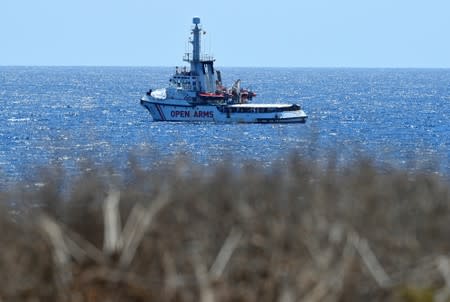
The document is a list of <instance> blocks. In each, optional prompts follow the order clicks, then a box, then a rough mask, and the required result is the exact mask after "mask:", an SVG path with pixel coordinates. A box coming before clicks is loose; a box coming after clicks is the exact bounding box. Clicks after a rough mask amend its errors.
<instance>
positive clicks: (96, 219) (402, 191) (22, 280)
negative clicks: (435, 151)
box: [0, 156, 450, 302]
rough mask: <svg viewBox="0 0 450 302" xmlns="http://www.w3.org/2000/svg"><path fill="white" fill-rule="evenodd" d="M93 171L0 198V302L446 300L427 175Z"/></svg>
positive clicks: (297, 164)
mask: <svg viewBox="0 0 450 302" xmlns="http://www.w3.org/2000/svg"><path fill="white" fill-rule="evenodd" d="M104 172H105V171H102V172H100V171H90V172H86V173H83V174H82V175H80V176H79V177H76V178H74V179H69V180H68V179H67V177H66V176H65V175H64V173H63V172H61V171H58V170H57V169H54V170H50V172H47V173H43V174H41V178H42V179H41V181H42V182H43V183H45V185H43V186H41V187H38V188H33V187H31V188H30V186H25V185H20V186H17V188H15V189H11V190H9V191H8V192H2V193H1V195H0V200H1V204H3V205H5V206H4V207H3V208H4V209H3V210H2V211H1V213H0V227H1V230H2V236H1V237H0V246H1V249H0V280H1V285H0V301H1V302H4V301H5V302H6V301H89V302H94V301H201V302H212V301H280V302H291V301H308V302H309V301H449V297H450V295H449V294H450V258H449V256H450V241H449V238H450V227H449V225H448V223H449V221H450V209H449V206H450V194H449V193H450V191H449V188H450V187H449V184H448V183H447V182H446V181H445V180H444V179H442V178H440V177H438V176H436V175H433V174H427V173H420V172H415V173H407V172H405V171H400V170H396V169H380V168H376V167H374V165H372V164H371V163H370V161H358V162H356V163H353V164H349V165H348V167H344V168H339V169H337V168H335V167H334V166H333V164H332V163H330V165H329V167H328V168H326V169H324V168H323V167H318V166H317V165H315V164H314V163H311V162H305V161H302V160H301V159H300V158H298V157H295V156H293V157H292V158H291V159H290V161H289V162H288V163H286V164H284V165H281V164H280V165H274V166H273V167H272V168H271V169H260V168H258V166H257V165H251V164H247V165H244V166H243V167H242V168H239V169H236V168H235V167H234V168H230V167H229V166H228V165H227V164H226V163H224V164H217V165H216V166H214V167H209V168H205V167H201V166H198V165H195V164H191V163H189V162H188V161H178V162H176V163H174V164H173V165H171V166H170V167H169V168H166V169H164V170H162V169H161V170H158V171H151V172H148V171H145V170H142V169H140V168H139V167H138V166H134V167H133V168H130V171H128V172H127V173H124V175H125V176H122V177H120V178H119V177H117V176H115V177H112V176H108V175H112V174H111V173H104ZM11 204H14V206H7V205H11Z"/></svg>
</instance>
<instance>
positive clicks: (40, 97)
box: [0, 67, 450, 182]
mask: <svg viewBox="0 0 450 302" xmlns="http://www.w3.org/2000/svg"><path fill="white" fill-rule="evenodd" d="M172 72H173V69H172V68H165V67H0V104H1V107H0V121H1V127H0V177H1V178H2V179H4V180H5V182H10V181H16V180H20V179H23V178H24V177H26V176H27V175H28V174H30V173H32V171H33V169H35V168H36V167H40V166H46V165H48V164H49V163H59V164H62V165H63V166H64V167H66V168H67V169H69V170H70V169H76V167H78V166H79V165H80V164H81V163H82V162H84V161H85V159H86V158H89V159H90V160H92V161H93V162H94V164H96V165H99V166H102V165H112V166H114V167H117V168H119V169H120V168H123V167H125V166H126V165H127V162H128V159H129V156H130V154H131V153H133V154H135V156H136V157H137V158H138V159H139V160H141V162H142V163H143V164H144V165H149V166H150V165H154V164H162V165H163V164H164V163H165V161H167V160H170V159H171V158H173V156H174V155H176V154H179V153H182V154H188V155H189V156H191V157H192V158H193V159H194V160H195V161H197V162H199V163H201V164H205V165H207V164H209V163H210V162H211V161H220V160H222V159H223V158H224V156H232V157H233V158H235V159H237V160H242V159H250V160H256V161H258V162H259V163H260V164H262V165H270V164H271V163H273V162H275V161H283V160H286V158H288V156H289V153H290V152H292V151H297V152H299V153H300V154H305V155H308V156H310V157H312V158H316V159H317V160H326V157H327V156H328V155H329V152H330V151H335V152H336V154H337V156H338V160H339V161H341V162H348V161H351V160H353V159H354V157H355V156H356V155H357V154H359V155H363V156H369V157H371V158H374V159H375V160H376V161H377V162H380V163H388V164H391V165H394V166H399V167H410V165H411V162H414V163H415V164H414V165H415V166H419V167H426V166H432V169H436V170H438V172H440V173H444V174H447V175H448V174H449V171H450V135H449V132H450V70H449V69H314V68H313V69H306V68H222V74H223V80H224V82H225V84H227V85H231V84H232V82H233V81H234V80H236V79H238V78H239V79H241V80H242V83H243V86H244V87H249V88H251V89H252V90H254V91H256V93H257V94H258V96H257V98H256V99H255V100H254V101H255V102H263V103H264V102H275V103H278V102H287V103H298V104H300V105H302V107H303V108H304V110H305V111H306V113H307V114H308V115H309V119H308V122H307V123H306V124H288V125H278V124H274V125H260V124H210V123H208V124H205V123H170V122H153V121H152V119H151V117H150V115H149V113H148V112H147V111H145V110H144V108H143V107H141V106H140V105H139V99H140V97H141V95H142V94H144V93H145V91H147V90H148V89H149V88H159V87H165V86H166V84H167V83H168V80H169V77H170V76H171V74H172Z"/></svg>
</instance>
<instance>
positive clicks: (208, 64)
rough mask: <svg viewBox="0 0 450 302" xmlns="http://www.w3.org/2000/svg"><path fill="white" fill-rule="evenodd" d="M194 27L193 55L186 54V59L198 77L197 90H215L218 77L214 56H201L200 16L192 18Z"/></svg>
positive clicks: (192, 71)
mask: <svg viewBox="0 0 450 302" xmlns="http://www.w3.org/2000/svg"><path fill="white" fill-rule="evenodd" d="M192 23H193V24H194V28H193V29H192V35H193V38H192V40H191V41H190V42H191V43H192V57H191V56H190V54H186V56H185V57H184V61H186V62H189V63H190V64H191V73H192V74H193V75H195V76H197V77H198V84H199V86H198V87H197V91H199V92H214V91H215V90H216V77H215V74H214V58H213V57H210V56H202V57H201V56H200V50H201V37H200V35H201V31H202V29H201V27H200V18H199V17H194V18H193V19H192Z"/></svg>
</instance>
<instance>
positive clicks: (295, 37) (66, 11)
mask: <svg viewBox="0 0 450 302" xmlns="http://www.w3.org/2000/svg"><path fill="white" fill-rule="evenodd" d="M194 16H198V17H200V18H201V23H202V26H203V29H204V30H205V31H206V35H205V36H203V50H205V51H206V52H207V53H209V54H212V55H214V56H215V58H216V65H217V66H244V67H247V66H248V67H357V68H359V67H361V68H364V67H381V68H399V67H400V68H402V67H406V68H450V1H448V0H422V1H419V0H308V1H306V0H270V1H268V0H259V1H258V0H251V1H249V0H226V1H222V0H191V1H186V0H158V1H154V0H0V37H1V44H0V45H1V47H0V65H3V66H4V65H33V66H35V65H44V66H55V65H56V66H80V65H88V66H91V65H92V66H176V65H183V63H182V56H183V54H184V53H185V52H186V50H187V45H188V43H187V39H188V38H189V36H190V30H191V25H192V18H193V17H194Z"/></svg>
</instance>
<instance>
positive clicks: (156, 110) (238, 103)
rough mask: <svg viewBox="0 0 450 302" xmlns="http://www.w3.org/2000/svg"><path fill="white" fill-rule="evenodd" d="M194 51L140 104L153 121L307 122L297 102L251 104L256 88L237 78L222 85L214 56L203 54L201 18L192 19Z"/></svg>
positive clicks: (147, 94)
mask: <svg viewBox="0 0 450 302" xmlns="http://www.w3.org/2000/svg"><path fill="white" fill-rule="evenodd" d="M193 24H194V25H193V29H192V38H191V39H190V42H191V43H192V53H186V54H185V56H184V57H183V61H185V62H188V63H190V69H187V67H184V68H178V67H176V69H175V74H174V75H173V76H172V78H171V79H170V81H169V82H170V85H169V87H167V88H162V89H155V90H152V89H150V90H149V91H148V92H147V93H146V94H145V95H144V96H143V97H142V98H141V105H142V106H144V107H145V108H146V109H147V110H148V111H149V112H150V114H151V116H152V118H153V120H154V121H177V122H178V121H179V122H181V121H189V122H200V121H202V122H203V121H204V122H226V123H227V122H230V123H305V122H306V119H307V117H308V116H307V115H306V114H305V112H304V111H303V110H302V109H301V107H300V106H299V105H297V104H262V103H251V101H252V99H253V98H254V97H255V96H256V94H255V93H254V92H253V91H250V90H247V89H243V88H241V81H240V80H237V81H235V83H234V84H233V85H232V87H231V88H227V87H225V86H223V85H222V75H221V72H220V71H219V70H215V69H214V61H215V59H214V58H213V57H212V56H208V55H201V54H200V45H201V34H202V29H201V26H200V18H198V17H195V18H193Z"/></svg>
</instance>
